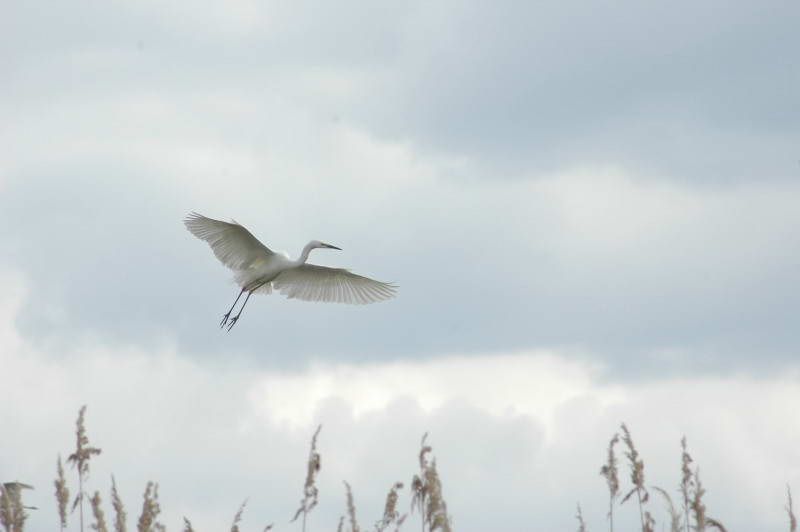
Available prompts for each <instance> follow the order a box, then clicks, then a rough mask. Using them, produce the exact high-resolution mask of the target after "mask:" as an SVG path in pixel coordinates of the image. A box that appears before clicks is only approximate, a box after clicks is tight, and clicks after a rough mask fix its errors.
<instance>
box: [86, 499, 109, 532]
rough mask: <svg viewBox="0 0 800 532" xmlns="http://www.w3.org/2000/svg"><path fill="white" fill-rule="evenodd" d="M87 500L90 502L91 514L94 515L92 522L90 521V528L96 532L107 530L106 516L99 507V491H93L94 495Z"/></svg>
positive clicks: (105, 531)
mask: <svg viewBox="0 0 800 532" xmlns="http://www.w3.org/2000/svg"><path fill="white" fill-rule="evenodd" d="M89 502H91V503H92V515H93V516H94V523H92V526H91V528H92V529H93V530H97V531H98V532H108V528H106V516H105V514H104V513H103V509H102V508H101V507H100V504H101V503H102V500H101V499H100V492H99V491H95V492H94V496H93V497H92V498H91V499H89Z"/></svg>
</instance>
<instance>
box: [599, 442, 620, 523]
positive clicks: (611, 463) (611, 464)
mask: <svg viewBox="0 0 800 532" xmlns="http://www.w3.org/2000/svg"><path fill="white" fill-rule="evenodd" d="M617 443H619V434H614V437H613V438H611V440H610V441H609V442H608V456H607V457H606V463H605V464H604V465H603V467H601V468H600V474H601V475H602V476H603V477H605V479H606V484H607V485H608V522H609V530H610V532H614V501H616V500H617V497H619V476H618V470H617V457H616V456H615V455H614V446H615V445H616V444H617Z"/></svg>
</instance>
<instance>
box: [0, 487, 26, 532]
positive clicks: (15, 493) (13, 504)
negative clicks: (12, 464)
mask: <svg viewBox="0 0 800 532" xmlns="http://www.w3.org/2000/svg"><path fill="white" fill-rule="evenodd" d="M28 487H30V486H28V485H27V484H21V483H19V482H8V483H6V484H3V485H2V486H0V524H2V525H3V528H4V529H5V530H6V532H22V530H23V529H24V528H25V520H26V519H27V518H28V514H27V513H26V512H25V507H24V506H23V505H22V489H23V488H28Z"/></svg>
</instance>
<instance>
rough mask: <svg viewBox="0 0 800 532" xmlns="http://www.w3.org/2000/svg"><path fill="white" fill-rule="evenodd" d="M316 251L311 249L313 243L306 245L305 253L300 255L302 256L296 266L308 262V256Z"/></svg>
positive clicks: (298, 258)
mask: <svg viewBox="0 0 800 532" xmlns="http://www.w3.org/2000/svg"><path fill="white" fill-rule="evenodd" d="M312 249H314V248H312V247H311V242H309V243H308V244H306V245H305V247H304V248H303V251H302V252H301V253H300V256H299V257H297V260H296V261H294V263H295V265H296V266H300V265H301V264H305V262H306V261H307V260H308V254H309V253H311V250H312Z"/></svg>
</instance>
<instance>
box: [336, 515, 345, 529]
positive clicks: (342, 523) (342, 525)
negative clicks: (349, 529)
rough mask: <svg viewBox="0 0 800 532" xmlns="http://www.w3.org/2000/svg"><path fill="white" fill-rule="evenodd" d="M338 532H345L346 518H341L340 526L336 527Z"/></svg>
mask: <svg viewBox="0 0 800 532" xmlns="http://www.w3.org/2000/svg"><path fill="white" fill-rule="evenodd" d="M336 532H344V516H341V517H340V518H339V526H337V527H336Z"/></svg>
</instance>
